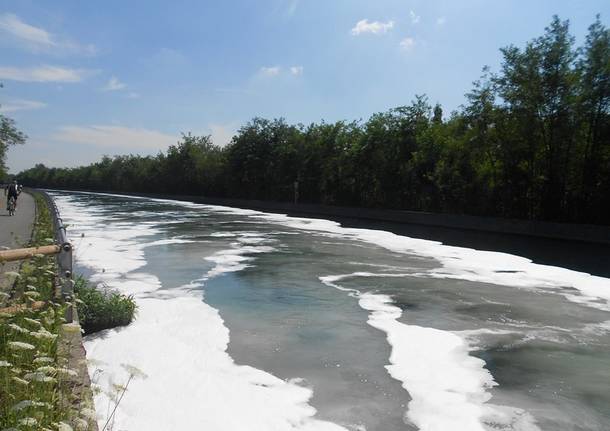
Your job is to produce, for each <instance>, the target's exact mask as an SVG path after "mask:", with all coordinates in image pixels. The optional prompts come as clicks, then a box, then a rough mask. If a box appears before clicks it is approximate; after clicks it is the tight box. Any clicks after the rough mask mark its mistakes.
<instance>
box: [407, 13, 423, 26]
mask: <svg viewBox="0 0 610 431" xmlns="http://www.w3.org/2000/svg"><path fill="white" fill-rule="evenodd" d="M409 16H410V17H411V23H412V24H419V21H420V19H421V16H419V15H416V14H415V12H413V11H410V12H409Z"/></svg>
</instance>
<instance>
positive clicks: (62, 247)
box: [36, 189, 74, 323]
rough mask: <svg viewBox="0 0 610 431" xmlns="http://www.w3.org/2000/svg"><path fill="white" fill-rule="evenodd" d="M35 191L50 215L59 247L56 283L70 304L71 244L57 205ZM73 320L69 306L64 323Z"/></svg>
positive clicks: (72, 293) (42, 192)
mask: <svg viewBox="0 0 610 431" xmlns="http://www.w3.org/2000/svg"><path fill="white" fill-rule="evenodd" d="M36 191H37V192H39V193H40V194H41V195H42V196H43V198H44V199H45V201H46V202H47V206H48V208H49V211H50V213H51V219H52V220H53V231H54V235H55V242H56V244H57V245H58V246H59V253H57V255H56V256H57V267H58V268H59V275H58V278H59V280H58V281H59V285H60V287H61V295H62V297H63V299H64V301H66V303H68V304H71V303H72V299H73V297H74V281H73V278H72V244H71V243H70V241H68V236H67V234H66V227H65V226H64V223H63V220H62V219H61V216H60V214H59V210H58V209H57V205H55V201H54V200H53V199H52V198H51V196H49V194H48V193H47V192H45V191H44V190H39V189H37V190H36ZM73 320H74V310H73V309H72V307H71V306H69V307H68V309H67V311H66V321H67V322H68V323H72V321H73Z"/></svg>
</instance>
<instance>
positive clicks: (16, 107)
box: [0, 99, 47, 114]
mask: <svg viewBox="0 0 610 431" xmlns="http://www.w3.org/2000/svg"><path fill="white" fill-rule="evenodd" d="M45 106H47V104H46V103H43V102H37V101H35V100H23V99H14V100H9V101H8V102H6V103H3V104H2V105H0V114H6V113H8V112H15V111H29V110H32V109H40V108H44V107H45Z"/></svg>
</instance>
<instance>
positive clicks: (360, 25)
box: [351, 19, 394, 36]
mask: <svg viewBox="0 0 610 431" xmlns="http://www.w3.org/2000/svg"><path fill="white" fill-rule="evenodd" d="M392 28H394V21H388V22H379V21H372V22H370V21H369V20H368V19H363V20H360V21H358V22H357V23H356V25H355V26H354V28H352V30H351V33H352V35H353V36H358V35H361V34H363V33H372V34H380V33H387V32H388V31H389V30H391V29H392Z"/></svg>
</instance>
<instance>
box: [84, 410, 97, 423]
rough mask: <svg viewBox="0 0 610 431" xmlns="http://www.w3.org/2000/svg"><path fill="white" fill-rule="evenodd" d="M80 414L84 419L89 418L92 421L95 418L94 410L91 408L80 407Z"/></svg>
mask: <svg viewBox="0 0 610 431" xmlns="http://www.w3.org/2000/svg"><path fill="white" fill-rule="evenodd" d="M80 415H81V416H82V417H84V418H85V419H89V420H91V421H94V420H95V419H96V416H97V415H96V414H95V410H93V409H82V410H81V411H80Z"/></svg>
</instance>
